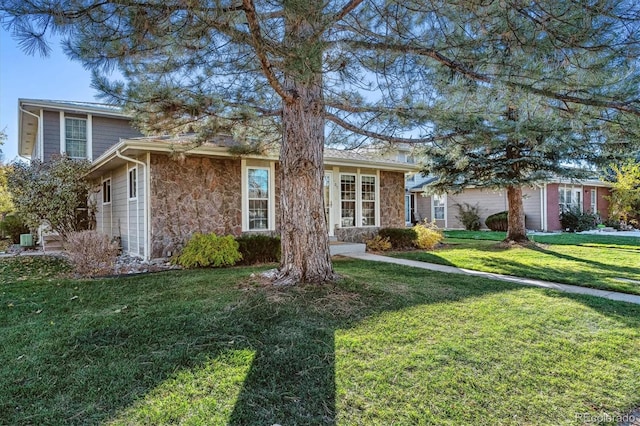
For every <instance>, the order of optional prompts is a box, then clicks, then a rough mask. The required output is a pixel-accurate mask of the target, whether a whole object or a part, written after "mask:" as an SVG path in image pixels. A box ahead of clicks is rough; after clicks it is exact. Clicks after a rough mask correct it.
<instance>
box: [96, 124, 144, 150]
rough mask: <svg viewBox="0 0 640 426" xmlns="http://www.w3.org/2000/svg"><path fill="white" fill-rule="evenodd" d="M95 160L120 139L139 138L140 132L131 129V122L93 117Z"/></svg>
mask: <svg viewBox="0 0 640 426" xmlns="http://www.w3.org/2000/svg"><path fill="white" fill-rule="evenodd" d="M92 127H93V132H92V138H93V159H94V160H95V159H96V158H98V157H100V156H101V155H102V154H104V152H105V151H107V150H108V149H109V148H111V147H112V146H113V145H115V144H117V143H118V142H119V141H120V139H121V138H122V139H126V138H137V137H140V136H142V134H141V133H140V132H138V131H137V130H135V129H134V128H132V127H131V125H130V122H129V120H126V119H121V118H109V117H96V116H93V117H92Z"/></svg>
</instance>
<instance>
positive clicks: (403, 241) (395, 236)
mask: <svg viewBox="0 0 640 426" xmlns="http://www.w3.org/2000/svg"><path fill="white" fill-rule="evenodd" d="M378 235H380V237H381V238H387V239H388V240H389V242H390V243H391V247H393V248H394V249H396V250H403V249H409V248H412V247H413V246H414V242H415V241H416V240H417V239H418V234H416V231H415V230H414V229H413V228H382V229H380V231H378Z"/></svg>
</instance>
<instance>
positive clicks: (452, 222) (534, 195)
mask: <svg viewBox="0 0 640 426" xmlns="http://www.w3.org/2000/svg"><path fill="white" fill-rule="evenodd" d="M423 179H424V180H423V181H421V182H419V183H418V184H415V185H414V184H412V183H411V182H408V183H407V185H406V186H405V191H406V197H407V203H408V205H409V206H410V207H409V208H410V211H411V212H412V214H413V216H412V218H414V220H415V221H420V220H424V219H426V220H428V221H432V220H435V222H436V224H437V225H438V226H440V227H442V228H449V229H463V228H464V227H463V225H462V223H460V221H459V220H458V219H457V218H456V216H458V215H459V209H458V205H459V204H464V203H468V204H470V205H476V204H477V205H478V206H479V207H480V222H481V223H482V227H483V229H486V226H485V224H484V221H485V219H486V218H487V217H488V216H489V215H492V214H494V213H498V212H501V211H505V210H507V209H508V204H507V193H506V190H491V189H481V188H468V189H465V190H464V191H462V192H460V193H458V194H452V193H449V194H442V195H435V194H430V193H429V188H428V187H429V183H430V182H432V181H433V180H435V178H423ZM522 193H523V196H524V211H525V226H526V228H527V229H529V230H535V231H560V230H562V226H561V225H560V213H561V212H562V211H563V210H565V209H568V208H579V209H580V210H581V211H584V212H590V213H597V214H598V215H599V216H600V217H601V218H602V219H603V220H605V219H607V218H608V216H609V213H608V212H609V201H608V199H607V197H608V196H609V195H610V194H611V185H610V184H608V183H606V182H603V181H599V180H583V181H581V182H577V181H574V182H571V181H564V180H557V181H554V182H547V183H544V184H540V185H537V186H533V187H524V188H523V190H522Z"/></svg>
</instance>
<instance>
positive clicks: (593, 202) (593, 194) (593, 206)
mask: <svg viewBox="0 0 640 426" xmlns="http://www.w3.org/2000/svg"><path fill="white" fill-rule="evenodd" d="M597 198H598V189H597V188H593V189H592V190H591V213H598V204H597V201H596V199H597Z"/></svg>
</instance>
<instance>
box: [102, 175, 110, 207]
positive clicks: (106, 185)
mask: <svg viewBox="0 0 640 426" xmlns="http://www.w3.org/2000/svg"><path fill="white" fill-rule="evenodd" d="M110 202H111V179H106V180H104V181H103V182H102V204H109V203H110Z"/></svg>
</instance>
